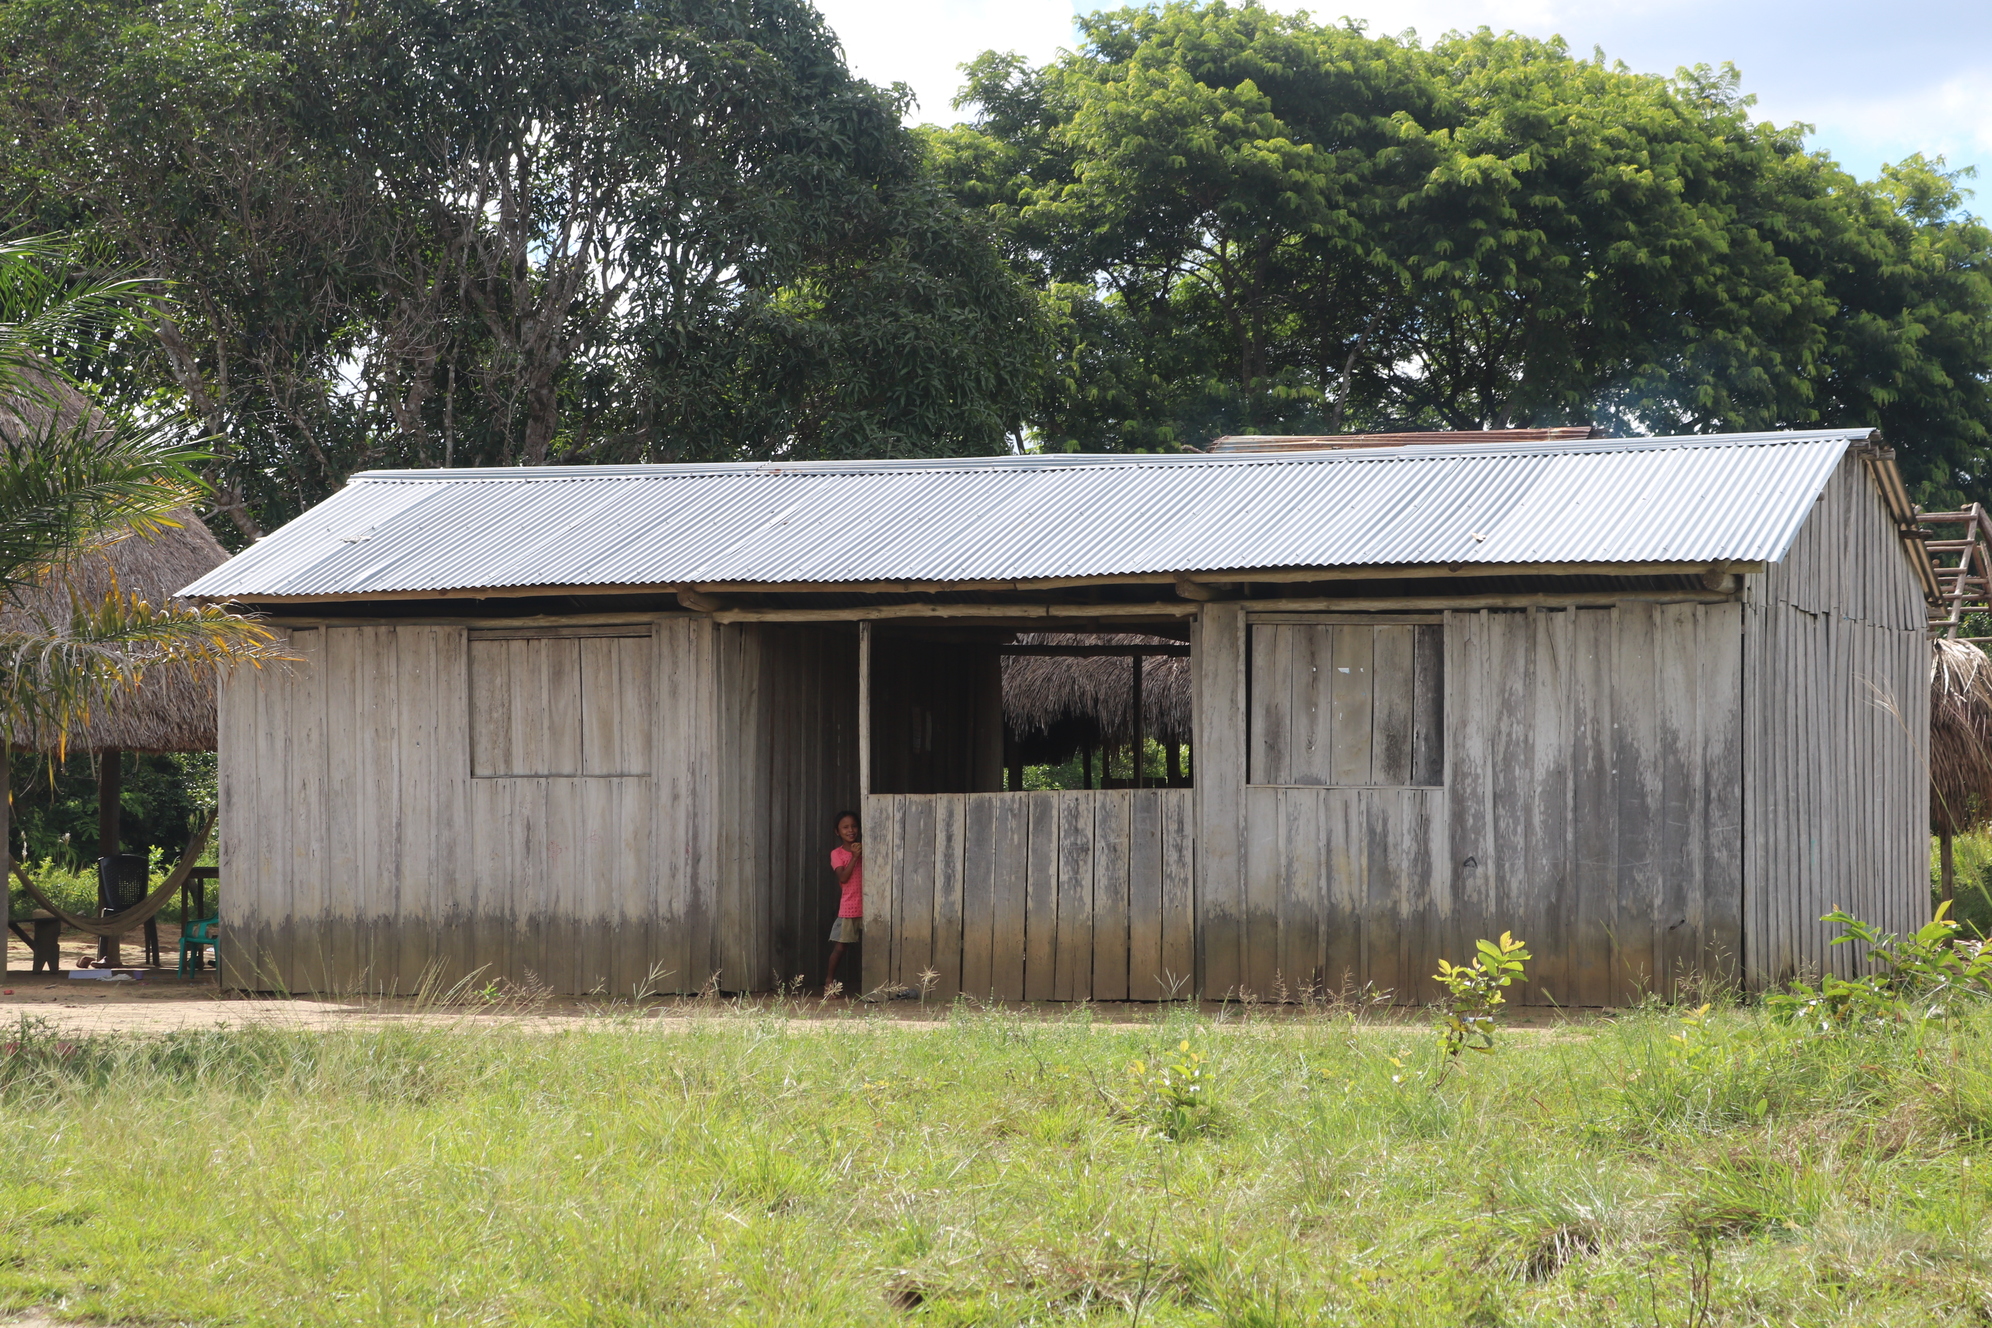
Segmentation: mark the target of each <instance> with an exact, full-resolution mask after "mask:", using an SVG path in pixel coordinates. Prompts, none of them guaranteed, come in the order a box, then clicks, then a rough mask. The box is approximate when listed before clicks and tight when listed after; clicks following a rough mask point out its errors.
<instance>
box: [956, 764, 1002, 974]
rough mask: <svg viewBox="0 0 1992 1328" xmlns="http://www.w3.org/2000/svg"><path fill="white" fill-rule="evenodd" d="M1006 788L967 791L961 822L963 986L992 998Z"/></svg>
mask: <svg viewBox="0 0 1992 1328" xmlns="http://www.w3.org/2000/svg"><path fill="white" fill-rule="evenodd" d="M1010 796H1011V795H1010V794H1007V793H974V794H970V795H968V801H967V806H966V820H965V821H964V823H963V826H962V872H961V990H962V994H963V995H965V996H971V997H973V998H975V999H976V1000H988V999H989V996H990V993H991V992H992V991H994V990H995V987H996V982H995V970H996V950H995V947H996V874H997V870H998V868H997V856H998V854H999V853H1000V852H1001V848H1000V846H999V845H998V843H997V821H998V818H999V816H1000V814H1001V809H1002V804H1003V801H1004V799H1006V798H1008V797H1010Z"/></svg>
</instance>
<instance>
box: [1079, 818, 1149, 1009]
mask: <svg viewBox="0 0 1992 1328" xmlns="http://www.w3.org/2000/svg"><path fill="white" fill-rule="evenodd" d="M1136 796H1140V795H1139V794H1137V793H1135V792H1134V791H1131V790H1128V789H1108V790H1105V791H1103V792H1100V793H1097V794H1095V795H1094V800H1093V962H1092V972H1093V978H1092V984H1091V987H1090V988H1089V989H1088V991H1087V993H1086V994H1087V996H1088V997H1089V998H1090V999H1092V1000H1096V1001H1124V1000H1126V999H1127V997H1128V957H1129V945H1130V930H1129V887H1130V880H1129V872H1130V857H1129V843H1128V836H1129V834H1130V832H1131V828H1132V825H1133V810H1132V808H1131V806H1130V799H1131V798H1134V797H1136Z"/></svg>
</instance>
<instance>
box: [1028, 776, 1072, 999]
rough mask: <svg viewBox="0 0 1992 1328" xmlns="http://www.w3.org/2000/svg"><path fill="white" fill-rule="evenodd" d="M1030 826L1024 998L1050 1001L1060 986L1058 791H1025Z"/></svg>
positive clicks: (1060, 795) (1059, 796) (1059, 795)
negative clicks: (1058, 982)
mask: <svg viewBox="0 0 1992 1328" xmlns="http://www.w3.org/2000/svg"><path fill="white" fill-rule="evenodd" d="M1022 796H1023V798H1024V802H1025V806H1026V808H1027V809H1028V816H1029V830H1028V842H1027V844H1026V849H1025V861H1026V863H1027V867H1026V873H1025V880H1024V890H1025V921H1024V999H1025V1000H1027V1001H1048V1000H1052V999H1054V997H1053V995H1052V993H1053V992H1054V991H1055V990H1057V972H1058V970H1057V964H1058V906H1059V902H1060V900H1059V890H1058V858H1059V853H1058V844H1059V828H1058V811H1059V799H1060V798H1061V797H1062V796H1064V795H1062V794H1058V793H1026V794H1023V795H1022Z"/></svg>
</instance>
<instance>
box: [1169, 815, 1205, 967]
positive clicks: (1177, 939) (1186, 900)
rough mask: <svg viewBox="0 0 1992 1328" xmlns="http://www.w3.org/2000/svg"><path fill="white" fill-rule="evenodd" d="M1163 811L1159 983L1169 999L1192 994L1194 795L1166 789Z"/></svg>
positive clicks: (1195, 922) (1194, 956) (1195, 919)
mask: <svg viewBox="0 0 1992 1328" xmlns="http://www.w3.org/2000/svg"><path fill="white" fill-rule="evenodd" d="M1160 802H1161V808H1162V830H1161V842H1162V982H1163V985H1164V986H1165V987H1166V989H1167V990H1166V994H1167V995H1169V996H1170V997H1171V998H1175V997H1178V996H1184V997H1188V996H1194V995H1195V994H1196V992H1197V981H1196V962H1197V937H1196V929H1197V926H1198V925H1199V922H1200V919H1199V917H1198V915H1197V911H1196V880H1195V873H1196V843H1195V838H1196V806H1197V803H1196V791H1195V790H1194V789H1171V790H1169V791H1168V792H1167V793H1165V794H1164V795H1163V796H1162V798H1161V800H1160Z"/></svg>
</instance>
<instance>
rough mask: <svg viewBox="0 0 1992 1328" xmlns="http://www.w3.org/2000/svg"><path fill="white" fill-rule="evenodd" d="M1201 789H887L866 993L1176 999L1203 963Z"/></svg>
mask: <svg viewBox="0 0 1992 1328" xmlns="http://www.w3.org/2000/svg"><path fill="white" fill-rule="evenodd" d="M1192 805H1193V794H1192V791H1191V790H1189V789H1108V790H1093V791H1090V792H1088V791H1083V790H1082V791H1073V792H1064V793H932V794H911V793H903V794H873V795H872V796H871V797H868V798H866V799H865V809H866V824H867V826H868V830H867V832H866V839H865V929H864V934H865V947H866V948H865V968H864V983H865V986H866V988H867V989H873V988H877V987H881V986H888V985H904V986H908V987H917V986H918V985H919V984H920V975H921V974H922V973H923V972H931V973H932V974H933V975H934V977H933V978H932V979H931V984H932V985H931V987H930V998H932V999H952V998H953V997H954V996H955V995H957V994H964V995H967V996H971V997H974V998H976V999H984V998H990V997H993V998H995V999H998V1000H1013V1001H1014V1000H1027V999H1028V1000H1060V1001H1080V1000H1101V1001H1124V1000H1164V999H1168V998H1169V997H1170V996H1172V995H1184V994H1188V992H1189V991H1190V990H1191V988H1192V986H1193V983H1194V977H1193V970H1194V967H1195V943H1194V936H1193V920H1192V916H1191V893H1192V892H1191V885H1190V841H1191V835H1192V825H1191V820H1192V817H1191V809H1192Z"/></svg>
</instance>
